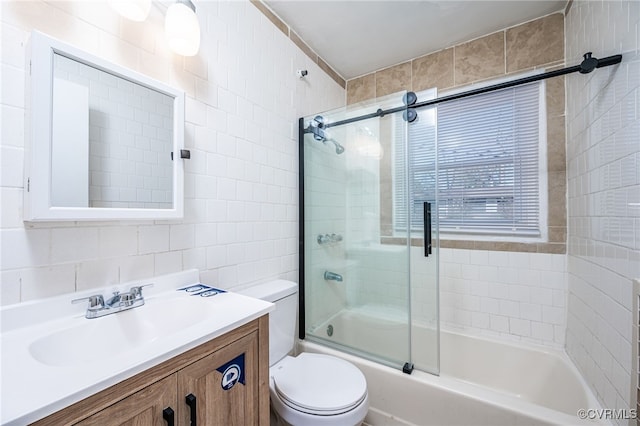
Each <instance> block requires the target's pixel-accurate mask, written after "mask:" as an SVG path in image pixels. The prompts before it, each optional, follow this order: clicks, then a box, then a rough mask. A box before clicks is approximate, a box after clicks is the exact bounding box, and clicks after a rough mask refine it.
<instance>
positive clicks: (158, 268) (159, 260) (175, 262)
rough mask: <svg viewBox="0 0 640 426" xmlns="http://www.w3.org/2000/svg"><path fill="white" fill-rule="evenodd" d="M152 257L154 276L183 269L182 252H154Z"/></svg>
mask: <svg viewBox="0 0 640 426" xmlns="http://www.w3.org/2000/svg"><path fill="white" fill-rule="evenodd" d="M153 257H154V276H157V275H164V274H171V273H174V272H179V271H182V270H183V267H182V252H180V251H168V252H163V253H156V254H154V255H153Z"/></svg>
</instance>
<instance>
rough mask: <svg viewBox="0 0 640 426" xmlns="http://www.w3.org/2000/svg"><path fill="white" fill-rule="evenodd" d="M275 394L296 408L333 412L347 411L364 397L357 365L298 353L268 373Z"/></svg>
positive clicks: (328, 357) (321, 412)
mask: <svg viewBox="0 0 640 426" xmlns="http://www.w3.org/2000/svg"><path fill="white" fill-rule="evenodd" d="M272 378H273V381H274V384H275V390H276V392H277V393H278V396H280V398H281V399H282V400H283V402H285V403H286V404H287V405H289V406H290V407H291V408H294V409H296V410H298V411H302V412H306V413H311V414H319V415H335V414H341V413H345V412H347V411H350V410H351V409H352V408H353V407H355V406H357V405H358V404H360V403H361V402H362V401H363V400H364V399H365V397H366V396H367V382H366V380H365V378H364V375H363V374H362V372H361V371H360V370H358V368H357V367H356V366H355V365H353V364H351V363H349V362H347V361H344V360H342V359H340V358H336V357H333V356H329V355H321V354H310V353H302V354H300V355H298V356H297V357H296V358H293V359H292V360H291V361H290V362H289V363H287V365H286V366H285V367H284V368H283V369H280V370H278V371H275V372H274V373H273V375H272Z"/></svg>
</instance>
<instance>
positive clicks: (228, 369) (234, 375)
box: [216, 354, 244, 390]
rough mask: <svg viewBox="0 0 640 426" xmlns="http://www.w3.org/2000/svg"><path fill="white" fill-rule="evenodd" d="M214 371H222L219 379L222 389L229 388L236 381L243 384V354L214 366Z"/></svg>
mask: <svg viewBox="0 0 640 426" xmlns="http://www.w3.org/2000/svg"><path fill="white" fill-rule="evenodd" d="M216 371H219V372H221V373H222V379H221V380H220V386H221V387H222V389H224V390H229V389H231V388H232V387H233V386H234V385H235V384H236V383H238V382H240V383H242V384H243V385H244V354H242V355H239V356H237V357H235V358H234V359H232V360H231V361H229V362H227V363H226V364H224V365H221V366H220V367H218V368H216Z"/></svg>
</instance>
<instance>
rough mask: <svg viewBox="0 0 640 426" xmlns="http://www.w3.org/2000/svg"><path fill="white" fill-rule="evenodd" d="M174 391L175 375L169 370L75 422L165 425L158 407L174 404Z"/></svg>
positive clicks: (90, 425) (91, 425)
mask: <svg viewBox="0 0 640 426" xmlns="http://www.w3.org/2000/svg"><path fill="white" fill-rule="evenodd" d="M177 395H178V394H177V381H176V375H175V374H172V375H171V376H169V377H167V378H164V379H162V380H160V381H158V382H156V383H154V384H152V385H150V386H147V387H146V388H144V389H142V390H141V391H138V392H136V393H134V394H133V395H131V396H129V397H127V398H125V399H123V400H122V401H120V402H117V403H115V404H113V405H112V406H110V407H107V408H105V409H104V410H102V411H98V412H97V413H96V414H94V415H93V416H90V417H87V418H86V419H84V420H81V421H80V422H78V423H76V425H78V426H103V425H121V426H143V425H154V426H155V425H158V426H160V425H163V426H166V425H167V422H166V421H165V420H164V419H163V418H162V411H163V410H164V409H165V408H167V407H176V401H177V400H178V397H177Z"/></svg>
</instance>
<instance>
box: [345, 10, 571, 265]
mask: <svg viewBox="0 0 640 426" xmlns="http://www.w3.org/2000/svg"><path fill="white" fill-rule="evenodd" d="M563 25H564V16H563V14H562V13H556V14H552V15H549V16H546V17H543V18H540V19H537V20H534V21H531V22H527V23H524V24H522V25H518V26H515V27H512V28H508V29H505V30H504V31H499V32H496V33H493V34H489V35H486V36H483V37H480V38H477V39H475V40H471V41H469V42H466V43H462V44H459V45H456V46H452V47H450V48H447V49H444V50H441V51H438V52H435V53H431V54H428V55H425V56H422V57H419V58H416V59H413V60H412V61H409V62H405V63H402V64H399V65H396V66H393V67H390V68H386V69H383V70H380V71H377V72H375V73H372V74H367V75H365V76H362V77H359V78H356V79H353V80H349V81H348V82H347V104H353V103H357V102H361V101H363V100H367V99H372V98H375V97H380V96H384V95H388V94H390V93H394V92H398V91H401V90H412V91H414V92H420V91H422V90H425V89H429V88H433V87H437V88H438V91H439V92H443V91H446V90H448V89H453V88H459V87H463V86H465V85H468V84H471V83H477V82H479V81H483V80H489V79H495V78H504V77H505V76H509V75H512V74H518V73H522V72H526V71H530V70H533V69H536V68H545V69H547V70H550V69H554V68H558V67H561V66H563V65H564V44H563V42H564V27H563ZM546 85H547V86H546V98H547V99H546V101H547V177H548V183H549V185H548V188H549V193H548V205H549V211H548V217H547V221H548V235H549V238H548V242H544V243H513V242H504V243H503V242H490V241H473V240H466V241H460V240H442V241H441V247H446V248H459V249H469V250H497V251H520V252H531V253H565V252H566V166H565V163H566V161H565V136H564V135H565V120H564V77H556V78H554V79H549V80H546ZM384 200H391V196H390V194H382V196H381V202H382V203H383V205H382V210H383V212H384V210H385V208H386V209H387V210H390V209H391V208H392V207H391V203H390V202H389V203H387V204H386V206H385V205H384ZM386 216H387V217H391V215H389V214H388V215H386ZM382 226H383V227H384V224H382Z"/></svg>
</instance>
